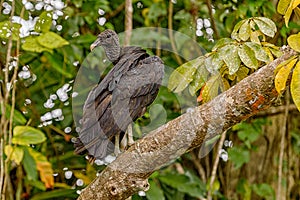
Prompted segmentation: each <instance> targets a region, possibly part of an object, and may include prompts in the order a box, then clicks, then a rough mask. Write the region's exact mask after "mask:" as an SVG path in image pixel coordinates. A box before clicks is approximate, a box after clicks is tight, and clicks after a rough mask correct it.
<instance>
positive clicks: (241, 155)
mask: <svg viewBox="0 0 300 200" xmlns="http://www.w3.org/2000/svg"><path fill="white" fill-rule="evenodd" d="M228 155H229V158H230V160H231V161H232V162H233V164H234V167H235V169H238V168H240V167H242V166H243V165H244V164H245V163H247V162H249V160H250V153H249V151H248V150H245V149H242V148H237V147H232V148H230V149H228Z"/></svg>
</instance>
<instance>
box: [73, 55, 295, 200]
mask: <svg viewBox="0 0 300 200" xmlns="http://www.w3.org/2000/svg"><path fill="white" fill-rule="evenodd" d="M292 55H295V52H294V51H292V50H290V49H287V50H286V51H285V52H284V54H283V56H282V57H280V58H278V59H276V60H274V61H273V62H271V63H269V64H268V65H266V66H264V67H262V68H260V69H259V70H258V71H256V72H255V73H253V74H252V75H250V76H249V77H247V78H245V79H244V80H242V81H241V82H239V83H238V84H237V85H235V86H233V87H232V88H230V89H229V90H227V91H226V92H224V93H222V94H220V95H219V96H217V97H216V98H214V99H213V100H212V101H210V102H208V103H206V104H204V105H201V106H199V107H197V108H195V109H193V110H192V111H190V112H188V113H185V114H183V115H181V116H180V117H178V118H176V119H174V120H172V121H170V122H168V123H167V124H165V125H163V126H161V127H160V128H158V129H156V130H154V131H152V132H150V133H149V134H148V135H146V136H145V137H144V138H141V139H139V140H137V141H136V142H135V144H134V145H133V146H131V147H130V148H129V149H128V150H127V151H126V152H124V153H122V154H121V155H120V156H119V157H118V158H117V159H116V160H115V161H114V162H113V163H111V164H110V165H109V166H107V168H106V169H104V170H103V171H102V172H101V174H100V175H99V176H98V177H97V178H96V179H95V180H94V181H93V182H92V183H91V184H90V185H89V186H87V187H86V188H85V189H84V190H83V191H82V193H81V194H80V197H79V198H78V199H89V200H91V199H101V200H111V199H126V198H127V197H129V196H131V195H132V194H134V193H136V192H138V191H140V190H147V189H148V187H149V184H148V181H147V178H148V177H149V176H150V175H151V174H152V172H154V171H155V170H157V169H159V168H160V167H162V166H164V165H168V164H169V163H170V162H172V161H173V160H174V159H176V158H177V157H179V156H180V155H182V154H183V153H185V152H187V151H190V150H192V149H194V148H196V147H200V146H201V145H202V144H203V142H204V141H206V140H207V139H210V138H212V137H215V136H216V135H219V134H221V133H222V132H224V131H225V130H227V129H229V128H230V127H232V126H233V125H235V124H237V123H239V122H240V121H242V120H245V119H247V118H249V117H250V116H253V115H255V114H256V113H258V112H259V111H261V110H265V109H266V108H268V107H269V106H270V105H271V103H272V102H273V101H274V100H276V99H277V98H278V93H277V92H276V90H275V86H274V77H275V74H274V70H275V68H276V66H277V65H278V64H280V63H282V62H283V61H286V60H287V59H289V58H290V57H291V56H292Z"/></svg>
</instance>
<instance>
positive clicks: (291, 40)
mask: <svg viewBox="0 0 300 200" xmlns="http://www.w3.org/2000/svg"><path fill="white" fill-rule="evenodd" d="M287 41H288V44H289V46H290V47H291V48H292V49H294V50H295V51H297V52H300V33H298V34H294V35H291V36H289V37H288V39H287Z"/></svg>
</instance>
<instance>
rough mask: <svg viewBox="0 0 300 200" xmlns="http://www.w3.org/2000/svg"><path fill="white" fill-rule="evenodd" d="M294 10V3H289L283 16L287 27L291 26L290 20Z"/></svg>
mask: <svg viewBox="0 0 300 200" xmlns="http://www.w3.org/2000/svg"><path fill="white" fill-rule="evenodd" d="M292 12H293V8H292V4H289V6H288V8H287V10H286V12H285V14H284V16H283V18H284V22H285V25H286V27H289V21H290V17H291V15H292Z"/></svg>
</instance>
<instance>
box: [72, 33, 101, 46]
mask: <svg viewBox="0 0 300 200" xmlns="http://www.w3.org/2000/svg"><path fill="white" fill-rule="evenodd" d="M96 38H97V37H96V36H95V35H92V34H89V33H88V34H84V35H80V36H78V37H76V38H74V39H73V40H71V41H70V43H76V44H91V43H92V42H94V41H95V40H96Z"/></svg>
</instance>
